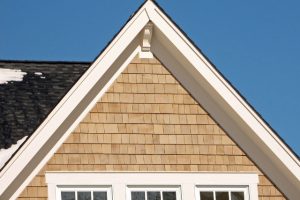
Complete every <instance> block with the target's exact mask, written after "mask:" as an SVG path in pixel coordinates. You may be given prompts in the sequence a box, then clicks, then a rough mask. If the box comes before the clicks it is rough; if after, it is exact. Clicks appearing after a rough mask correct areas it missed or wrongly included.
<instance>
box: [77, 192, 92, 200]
mask: <svg viewBox="0 0 300 200" xmlns="http://www.w3.org/2000/svg"><path fill="white" fill-rule="evenodd" d="M77 199H78V200H91V199H92V197H91V192H77Z"/></svg>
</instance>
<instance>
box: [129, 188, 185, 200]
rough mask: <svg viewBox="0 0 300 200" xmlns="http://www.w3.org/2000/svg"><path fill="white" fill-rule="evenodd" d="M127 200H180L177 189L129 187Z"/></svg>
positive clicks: (178, 189)
mask: <svg viewBox="0 0 300 200" xmlns="http://www.w3.org/2000/svg"><path fill="white" fill-rule="evenodd" d="M128 190H129V191H128V193H127V194H128V195H127V197H128V198H127V199H128V200H180V188H179V187H176V188H174V187H167V186H164V187H163V188H161V187H154V186H151V187H142V188H138V187H129V188H128Z"/></svg>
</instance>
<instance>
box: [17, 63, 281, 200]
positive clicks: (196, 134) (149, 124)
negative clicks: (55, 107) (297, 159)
mask: <svg viewBox="0 0 300 200" xmlns="http://www.w3.org/2000/svg"><path fill="white" fill-rule="evenodd" d="M45 171H226V172H227V171H228V172H243V171H247V172H248V171H251V172H257V173H258V174H259V175H260V176H259V180H260V183H259V187H258V190H259V197H260V199H270V200H275V199H276V200H277V199H284V197H283V196H282V194H281V193H280V192H279V191H278V190H277V189H276V188H275V187H274V186H273V184H272V183H271V182H270V181H269V180H268V178H266V177H265V176H264V175H263V173H261V172H260V171H259V169H258V168H257V167H256V166H255V164H253V163H252V162H251V160H250V159H248V157H247V156H246V155H245V153H244V152H243V151H242V150H241V149H240V148H239V147H238V146H237V145H236V144H235V142H234V141H232V140H231V139H230V138H229V137H228V136H227V134H226V133H225V132H224V131H223V130H222V129H221V128H220V126H219V125H218V124H217V123H216V122H215V121H214V120H213V119H212V118H211V117H210V116H209V114H207V112H206V111H205V110H203V109H202V108H201V106H200V105H199V104H198V103H197V102H195V100H194V99H193V98H192V97H191V96H190V95H189V94H188V93H187V91H186V90H185V89H184V88H183V87H182V86H181V85H180V84H179V83H178V82H177V81H176V80H175V79H174V78H173V76H172V75H171V74H170V73H169V72H168V71H167V70H166V69H165V68H164V67H163V66H162V65H161V64H160V63H159V62H158V61H157V60H155V59H142V60H141V59H135V60H134V61H132V63H131V64H130V65H129V66H128V67H127V69H126V70H125V71H124V72H123V73H122V74H121V75H120V76H119V77H118V78H117V80H116V81H115V83H114V84H113V85H112V87H111V88H110V89H109V91H107V92H106V94H105V95H104V96H103V97H102V98H101V99H100V100H99V101H98V103H97V105H95V106H94V108H93V109H92V110H91V111H90V112H89V113H88V115H87V116H86V117H85V119H84V120H83V121H82V122H81V123H80V124H79V125H78V126H77V128H76V129H75V130H74V132H73V133H72V134H71V135H70V136H69V138H68V139H67V140H66V141H65V142H64V144H63V145H62V146H61V147H60V149H59V150H58V151H57V152H56V153H55V155H54V156H53V157H52V158H51V159H50V160H49V162H48V163H47V164H46V166H45V167H44V168H43V169H42V170H41V172H40V173H39V174H38V175H37V176H36V177H35V178H34V179H33V181H32V182H31V183H30V184H29V186H28V187H26V189H25V190H24V191H23V193H22V194H21V196H20V197H19V199H29V198H34V199H47V186H46V184H45V176H44V172H45Z"/></svg>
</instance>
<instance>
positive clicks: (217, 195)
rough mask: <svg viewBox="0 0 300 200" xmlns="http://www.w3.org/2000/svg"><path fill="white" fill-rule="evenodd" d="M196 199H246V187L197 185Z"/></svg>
mask: <svg viewBox="0 0 300 200" xmlns="http://www.w3.org/2000/svg"><path fill="white" fill-rule="evenodd" d="M196 196H197V199H198V200H248V199H249V198H248V197H249V195H248V187H231V188H228V187H220V186H219V187H198V188H197V190H196Z"/></svg>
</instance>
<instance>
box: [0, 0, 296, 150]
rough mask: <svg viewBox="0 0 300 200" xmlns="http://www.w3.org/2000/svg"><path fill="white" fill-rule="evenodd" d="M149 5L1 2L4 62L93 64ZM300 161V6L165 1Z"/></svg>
mask: <svg viewBox="0 0 300 200" xmlns="http://www.w3.org/2000/svg"><path fill="white" fill-rule="evenodd" d="M142 2H143V1H141V0H130V1H124V0H119V1H112V0H101V1H99V0H87V1H79V0H72V1H71V0H51V1H42V0H27V1H10V0H1V1H0V59H13V60H55V61H92V60H93V59H94V58H95V57H96V56H97V55H98V53H99V52H100V50H101V49H102V48H103V47H105V45H106V44H107V42H109V41H110V39H111V38H112V37H113V35H114V34H115V33H116V32H117V31H118V30H119V29H120V28H121V26H122V25H123V24H124V23H125V22H126V20H127V19H128V18H129V16H130V15H131V14H132V13H133V12H134V11H135V10H136V9H137V8H138V6H139V5H140V4H141V3H142ZM157 2H158V3H159V4H160V5H161V6H162V7H163V8H164V10H165V11H166V12H167V13H168V14H169V15H170V16H171V17H172V18H173V20H174V21H175V22H176V23H177V24H178V25H179V26H180V27H181V28H182V29H183V30H184V31H185V32H186V33H187V34H188V35H189V37H190V38H191V39H192V40H193V41H194V42H195V44H196V45H197V46H198V47H199V48H200V49H201V50H202V51H203V52H204V53H205V54H206V56H208V57H209V58H210V60H211V61H212V62H213V63H214V64H215V65H216V66H217V68H218V69H219V70H220V71H221V72H222V73H223V74H224V75H225V76H226V77H227V78H228V79H229V80H230V81H231V82H232V84H233V85H234V86H235V87H236V88H237V89H238V90H239V91H240V92H241V93H242V94H243V95H244V96H245V97H246V99H247V100H248V101H249V102H250V104H251V105H253V106H254V107H255V108H256V110H257V111H258V112H259V113H260V114H261V115H262V116H263V117H264V119H265V120H266V121H267V122H269V123H270V125H271V126H272V127H273V128H274V129H275V130H276V131H277V132H278V133H279V134H280V136H281V137H282V138H283V139H284V140H285V141H286V142H287V143H288V144H289V145H290V146H291V147H292V148H293V149H294V151H295V152H296V153H297V154H298V155H299V154H300V131H299V130H300V129H299V127H298V125H299V124H300V106H299V99H300V88H299V87H300V59H299V58H300V23H299V19H300V12H299V7H300V1H297V0H287V1H280V0H264V1H261V0H252V1H240V0H231V1H220V0H210V1H204V0H186V1H170V0H157Z"/></svg>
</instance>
